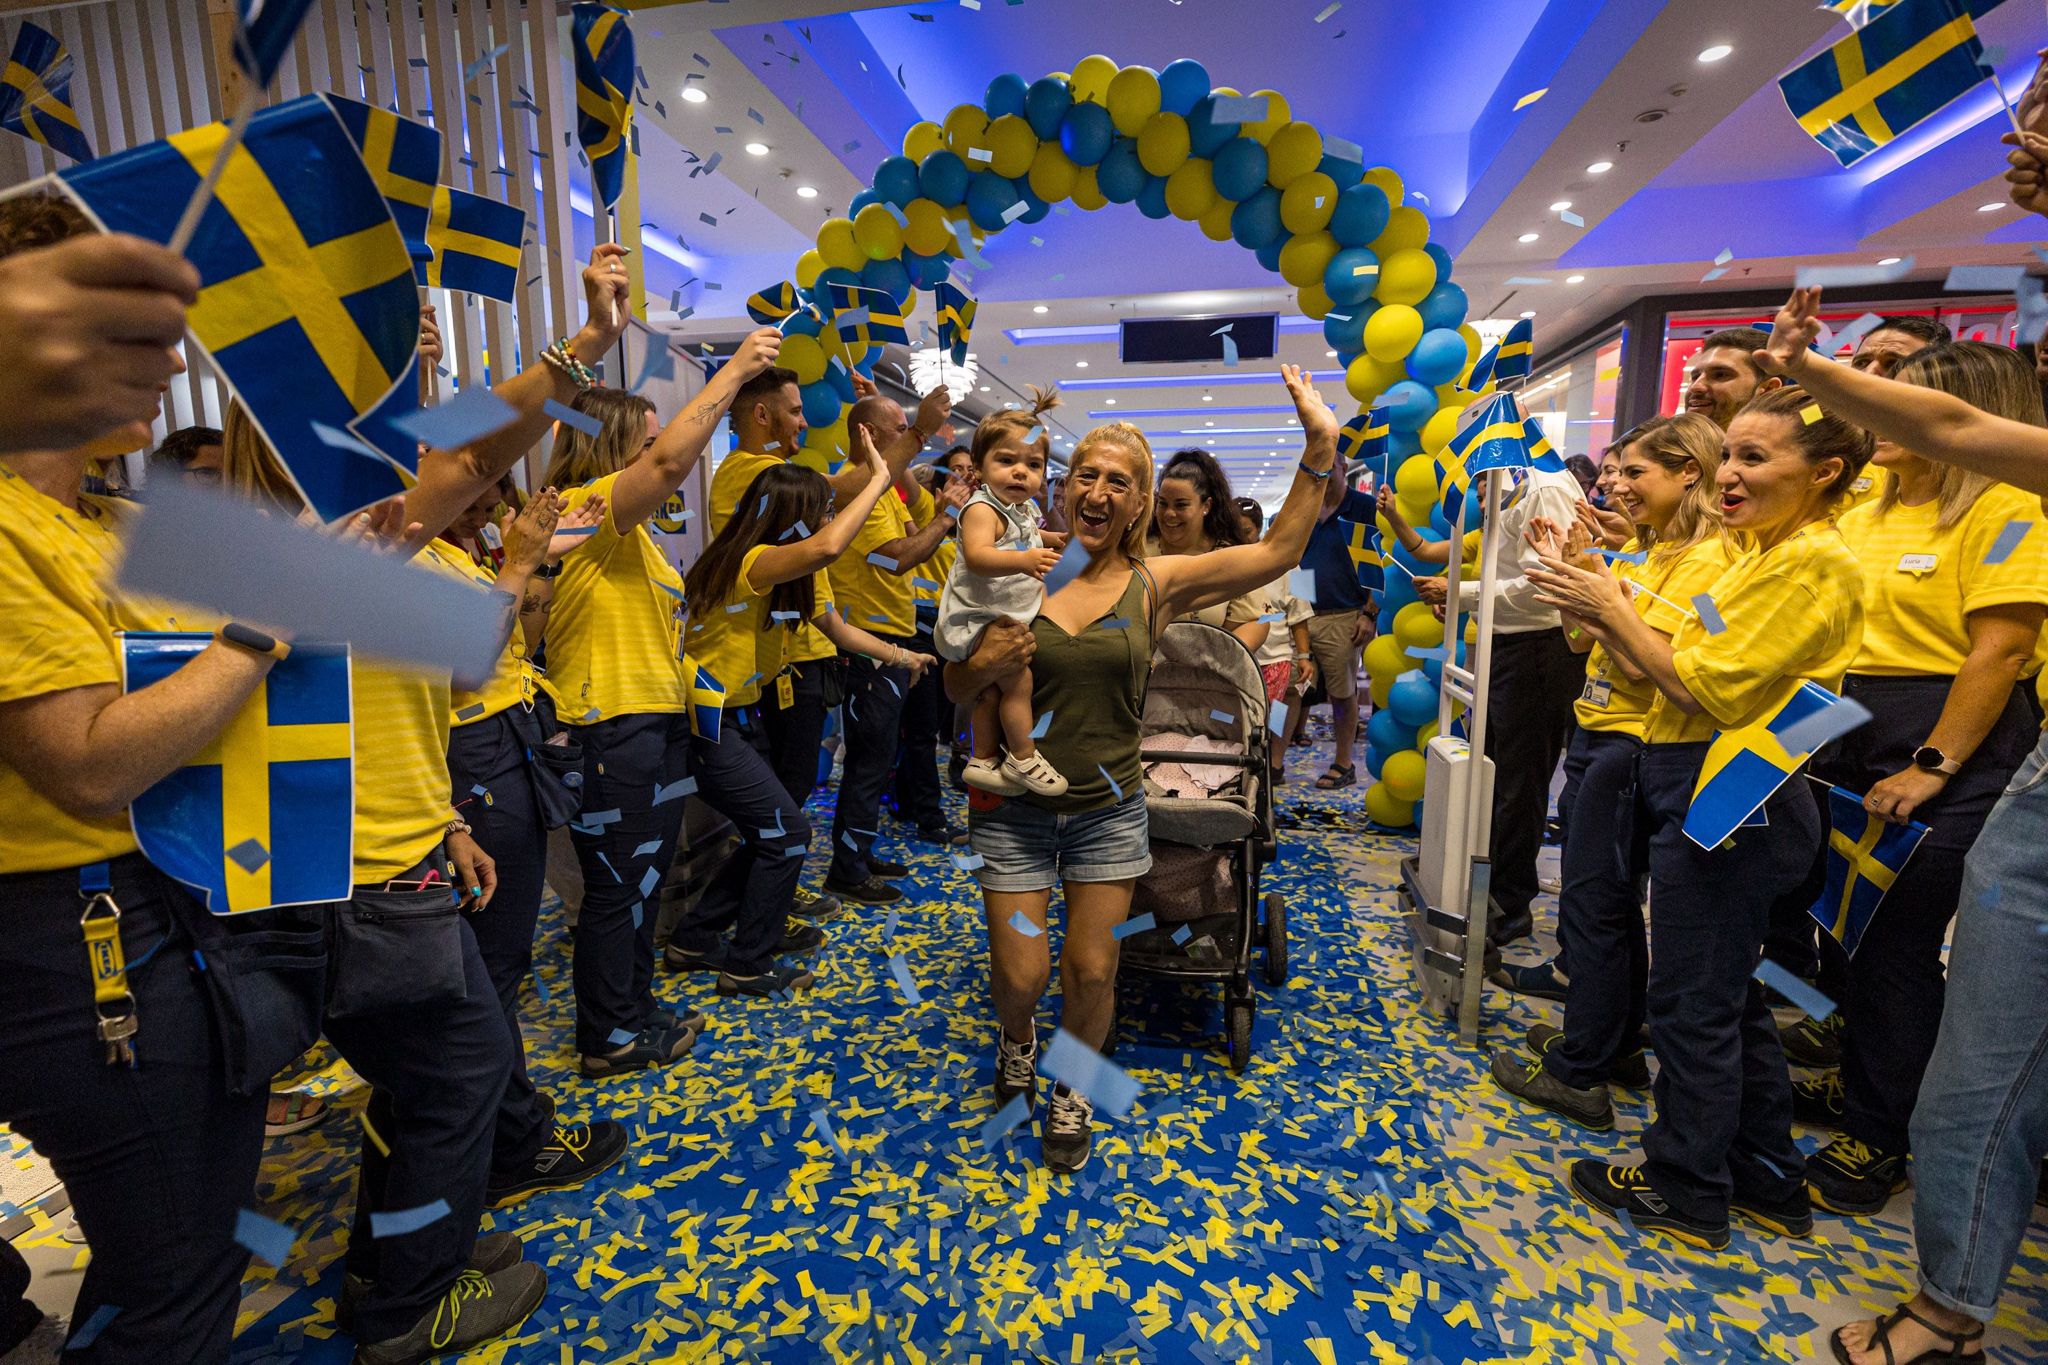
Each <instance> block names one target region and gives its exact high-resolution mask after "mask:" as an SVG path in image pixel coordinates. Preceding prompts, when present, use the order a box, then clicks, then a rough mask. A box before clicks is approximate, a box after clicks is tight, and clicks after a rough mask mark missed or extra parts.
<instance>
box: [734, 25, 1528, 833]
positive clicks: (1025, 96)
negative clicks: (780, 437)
mask: <svg viewBox="0 0 2048 1365" xmlns="http://www.w3.org/2000/svg"><path fill="white" fill-rule="evenodd" d="M1407 197H1408V196H1407V195H1406V193H1405V190H1404V188H1403V186H1402V183H1401V178H1400V176H1399V175H1397V174H1396V173H1395V172H1394V171H1392V170H1390V169H1389V168H1387V167H1385V166H1374V167H1371V168H1367V167H1366V165H1365V164H1364V157H1363V155H1362V153H1361V151H1360V149H1359V148H1358V147H1357V146H1356V145H1354V144H1351V143H1347V142H1343V141H1340V140H1338V139H1336V138H1328V137H1325V136H1324V135H1323V134H1322V133H1321V132H1320V131H1319V130H1317V129H1316V128H1315V127H1314V126H1313V125H1311V124H1308V123H1304V122H1300V121H1297V120H1294V119H1293V118H1292V117H1291V115H1290V113H1289V109H1288V104H1287V100H1286V98H1285V97H1284V96H1282V95H1281V94H1280V93H1279V92H1277V91H1273V90H1260V91H1256V92H1254V93H1253V94H1252V95H1251V96H1249V97H1245V96H1242V95H1240V94H1239V92H1237V91H1235V90H1232V89H1229V88H1227V87H1222V88H1212V87H1211V85H1210V80H1209V73H1208V71H1207V70H1206V69H1204V67H1203V66H1202V65H1201V63H1199V62H1195V61H1190V60H1186V59H1183V60H1180V61H1176V62H1174V63H1172V64H1171V65H1169V66H1167V67H1166V68H1165V69H1164V70H1163V71H1154V70H1152V69H1151V68H1150V67H1144V66H1127V67H1122V68H1119V67H1118V66H1117V64H1116V63H1115V62H1114V61H1112V60H1111V59H1110V58H1108V57H1104V56H1100V55H1097V56H1091V57H1086V58H1083V59H1082V60H1081V62H1080V63H1079V64H1078V65H1076V66H1075V68H1074V70H1073V72H1072V73H1071V74H1068V73H1064V72H1055V73H1053V74H1052V75H1049V76H1044V77H1042V78H1040V79H1038V80H1036V81H1031V82H1028V83H1027V82H1026V81H1025V79H1024V78H1023V77H1022V76H1018V75H1014V74H1007V75H1002V76H998V77H996V79H995V80H993V81H991V82H990V83H989V87H988V92H987V94H986V95H985V96H984V97H983V99H982V102H981V104H980V105H979V106H976V105H972V104H962V105H960V106H958V107H956V108H955V109H953V111H952V112H951V113H949V114H947V115H946V119H945V122H944V123H943V124H937V123H931V122H928V121H927V122H921V123H918V124H917V125H916V126H914V127H912V128H911V130H910V131H909V133H908V134H906V135H905V137H904V139H903V150H902V152H901V154H899V155H896V156H891V157H889V158H888V159H887V160H885V161H883V162H882V163H881V165H880V166H878V167H877V168H876V170H875V176H874V183H873V185H872V186H871V187H870V188H868V189H866V190H864V191H862V192H861V193H860V194H859V195H857V196H855V198H854V200H853V202H852V204H851V205H850V206H849V208H848V214H849V216H847V217H841V218H830V219H827V220H826V222H825V223H824V225H823V226H821V227H820V228H819V229H818V235H817V244H816V246H815V247H814V248H812V249H811V250H809V251H806V252H804V253H803V255H802V256H801V257H799V258H798V260H797V263H796V271H795V276H796V278H795V282H794V284H793V285H791V284H788V283H785V284H783V285H780V286H777V287H776V288H774V289H772V290H764V291H763V292H761V293H759V294H756V295H754V296H753V298H752V299H751V300H749V303H748V309H749V312H751V313H752V314H753V316H754V317H755V318H756V319H758V320H760V321H762V322H775V323H779V324H780V325H781V326H782V328H783V331H784V334H785V340H784V342H783V346H782V361H781V363H782V364H783V365H784V366H785V367H787V368H789V369H790V370H793V371H794V372H795V373H796V376H797V379H798V381H799V383H800V384H801V385H802V393H803V402H804V416H805V419H806V420H807V421H808V422H809V423H810V431H809V433H808V435H807V437H806V439H805V443H804V444H805V450H804V453H803V454H802V456H800V457H799V458H801V459H802V460H803V461H804V462H805V463H811V464H815V465H817V466H819V467H824V466H825V465H827V464H828V463H830V462H832V461H836V460H838V459H840V458H843V456H844V452H845V449H846V426H845V418H846V411H847V408H848V406H850V405H851V403H852V402H853V398H854V391H853V382H852V376H853V374H855V373H860V374H863V375H865V374H870V373H872V370H873V366H874V363H875V361H876V359H877V358H879V356H880V353H881V348H880V346H879V345H877V344H875V342H874V341H873V340H872V337H871V333H872V330H873V329H872V326H849V327H846V328H844V329H842V328H840V327H835V326H834V325H833V324H834V304H833V297H834V296H833V292H832V289H831V286H835V285H838V286H849V287H858V288H862V289H864V290H869V291H879V292H880V293H883V294H887V295H888V296H889V298H890V299H891V300H892V301H893V302H894V303H895V305H896V306H897V308H898V309H899V310H901V311H902V312H903V313H906V314H907V313H908V311H909V309H910V307H911V305H912V300H913V297H914V296H915V295H916V294H917V292H918V291H919V290H935V289H936V288H938V286H939V285H940V284H941V283H942V282H945V281H946V280H947V278H948V275H949V273H950V271H951V270H952V268H953V264H954V261H955V260H956V259H959V258H963V257H965V258H969V259H972V258H973V257H974V252H975V247H976V245H977V244H979V243H980V242H982V241H985V240H986V239H987V237H988V236H989V235H991V234H993V233H997V232H1000V231H1002V230H1003V229H1004V228H1005V227H1008V226H1010V225H1011V224H1013V223H1020V222H1021V223H1036V222H1039V221H1040V220H1042V219H1043V218H1045V217H1046V215H1048V214H1049V213H1051V212H1052V208H1053V205H1055V204H1058V203H1061V202H1064V201H1071V202H1072V203H1074V204H1075V205H1076V206H1077V207H1079V208H1082V209H1090V210H1092V209H1100V208H1103V207H1105V206H1106V205H1109V204H1135V205H1137V207H1138V211H1139V212H1141V213H1143V214H1144V215H1145V216H1146V217H1148V218H1162V219H1163V218H1169V217H1171V218H1178V219H1181V220H1182V221H1184V222H1189V223H1194V224H1197V225H1199V226H1200V228H1201V231H1202V232H1203V233H1204V234H1205V235H1207V236H1208V237H1209V238H1210V239H1212V240H1214V241H1218V242H1222V241H1236V242H1237V243H1238V244H1239V245H1240V246H1243V247H1245V248H1247V249H1248V250H1250V251H1252V252H1253V253H1255V254H1256V256H1257V258H1258V261H1259V264H1261V265H1262V266H1264V267H1266V269H1268V270H1272V271H1275V272H1277V273H1278V274H1279V275H1280V276H1281V278H1283V279H1285V280H1286V281H1287V282H1288V283H1289V284H1291V285H1293V286H1295V288H1296V289H1297V291H1298V294H1297V298H1298V301H1299V304H1300V307H1301V311H1302V313H1303V314H1304V315H1305V316H1307V317H1309V318H1311V319H1316V320H1319V321H1320V322H1321V323H1322V324H1323V335H1324V337H1325V339H1326V340H1327V341H1328V343H1329V345H1330V346H1331V347H1332V348H1333V349H1334V350H1336V352H1337V354H1338V357H1339V359H1340V360H1341V362H1342V363H1343V366H1344V371H1345V374H1344V384H1345V388H1346V389H1347V390H1348V391H1349V393H1350V395H1351V397H1352V398H1354V399H1356V400H1357V402H1358V404H1359V407H1360V413H1359V415H1358V416H1357V417H1354V418H1353V419H1352V420H1351V422H1350V423H1348V424H1347V428H1346V438H1347V439H1346V449H1347V453H1349V454H1351V455H1353V456H1354V457H1358V456H1361V455H1362V456H1363V457H1364V458H1366V459H1368V460H1369V461H1371V462H1373V463H1374V464H1375V466H1376V471H1377V473H1378V474H1379V476H1380V479H1381V481H1382V482H1383V483H1391V485H1392V487H1393V488H1394V490H1395V493H1396V495H1397V497H1398V499H1399V503H1400V506H1401V508H1402V511H1403V514H1404V515H1405V516H1406V517H1407V518H1408V520H1409V522H1410V524H1411V525H1413V526H1415V527H1416V528H1417V530H1418V531H1420V532H1421V533H1422V534H1423V535H1424V536H1425V537H1427V538H1430V539H1440V538H1441V537H1442V536H1443V535H1444V534H1445V533H1446V531H1447V529H1448V523H1447V519H1446V518H1445V516H1444V510H1443V502H1444V497H1445V494H1446V493H1450V494H1451V496H1452V497H1453V498H1454V499H1456V498H1458V497H1460V496H1461V495H1462V490H1463V488H1464V487H1465V483H1466V480H1465V478H1464V475H1463V471H1462V470H1461V469H1459V468H1458V466H1457V463H1456V461H1455V459H1454V458H1452V457H1450V456H1449V455H1448V454H1447V452H1446V450H1445V446H1446V443H1447V442H1448V441H1449V440H1450V438H1451V436H1452V434H1453V432H1454V430H1455V427H1456V424H1457V418H1458V414H1459V412H1460V411H1461V410H1462V409H1463V408H1464V407H1466V406H1467V405H1468V404H1470V403H1471V402H1472V401H1473V400H1474V399H1476V398H1478V397H1480V396H1482V395H1484V394H1486V393H1489V392H1491V390H1492V382H1491V380H1490V379H1488V380H1487V382H1485V383H1484V384H1482V385H1481V387H1480V388H1479V389H1478V390H1476V391H1473V390H1468V389H1466V388H1464V387H1462V386H1461V382H1460V381H1462V380H1465V379H1466V378H1467V377H1468V376H1470V374H1471V372H1472V367H1473V363H1474V361H1476V360H1477V359H1478V358H1479V354H1480V349H1481V346H1480V338H1479V334H1478V332H1477V331H1475V330H1474V329H1473V328H1472V326H1471V325H1470V324H1469V323H1467V322H1466V311H1467V308H1468V301H1467V299H1466V297H1465V291H1464V290H1462V289H1461V288H1459V287H1458V286H1457V285H1456V284H1454V283H1452V281H1451V258H1450V253H1449V252H1447V251H1445V250H1444V249H1443V248H1442V247H1441V246H1438V245H1436V244H1434V243H1432V242H1431V241H1430V240H1429V220H1428V218H1427V217H1426V216H1425V215H1424V214H1423V212H1422V210H1421V209H1419V208H1417V207H1415V206H1414V205H1412V204H1409V203H1407V202H1405V201H1406V199H1407ZM842 297H845V296H842ZM870 297H872V296H870ZM1368 411H1369V412H1370V413H1371V414H1372V417H1371V421H1370V423H1369V422H1368V417H1367V413H1368ZM1369 425H1370V426H1371V427H1372V428H1374V429H1373V430H1372V431H1370V432H1369V431H1368V426H1369ZM1382 432H1383V434H1382ZM1454 490H1455V491H1454ZM1454 505H1455V504H1454ZM1379 529H1380V533H1381V540H1380V543H1381V544H1382V545H1389V546H1391V545H1393V543H1394V542H1393V538H1392V536H1391V535H1390V534H1388V527H1387V525H1386V522H1385V520H1384V518H1381V519H1380V527H1379ZM1358 540H1359V543H1358V544H1355V545H1354V547H1353V551H1352V553H1353V557H1354V559H1355V560H1356V561H1357V562H1359V563H1360V564H1361V565H1375V566H1377V565H1386V566H1388V567H1387V568H1386V569H1385V581H1384V591H1383V593H1382V597H1381V603H1382V606H1381V611H1380V618H1379V627H1380V634H1379V638H1377V639H1376V640H1374V641H1373V642H1372V644H1371V645H1370V646H1369V647H1368V648H1367V650H1366V668H1367V672H1368V674H1369V676H1370V677H1371V679H1372V685H1371V696H1372V698H1373V701H1374V703H1375V705H1376V707H1377V708H1378V709H1377V710H1376V712H1375V714H1374V715H1373V717H1372V720H1371V723H1370V725H1369V726H1368V728H1367V747H1366V767H1367V770H1368V772H1370V773H1371V774H1372V775H1373V777H1374V779H1375V781H1374V784H1373V786H1372V787H1371V788H1369V789H1368V790H1367V793H1366V809H1367V811H1368V813H1369V814H1370V815H1371V817H1372V818H1373V819H1375V820H1377V821H1379V822H1380V823H1383V824H1387V825H1394V826H1405V825H1409V824H1411V823H1413V821H1414V818H1415V803H1416V802H1418V801H1419V800H1420V799H1421V796H1422V785H1423V758H1422V753H1421V746H1423V745H1424V744H1426V743H1427V742H1428V740H1429V739H1430V737H1431V736H1433V735H1434V734H1435V732H1436V718H1437V697H1438V690H1439V687H1440V684H1441V678H1442V670H1443V665H1442V663H1441V661H1440V660H1438V659H1422V660H1420V661H1418V660H1417V659H1416V658H1415V657H1414V656H1413V655H1411V654H1410V652H1409V651H1410V650H1428V649H1429V648H1430V647H1431V646H1433V645H1434V646H1437V649H1436V651H1435V652H1436V653H1439V654H1440V653H1441V652H1442V651H1441V640H1442V636H1441V634H1440V631H1441V629H1442V627H1441V626H1440V625H1439V624H1438V623H1437V621H1436V620H1435V618H1434V617H1433V616H1432V614H1431V612H1430V609H1429V608H1428V607H1427V606H1426V605H1424V604H1422V603H1420V602H1418V601H1417V600H1416V594H1415V589H1414V587H1413V575H1414V573H1415V572H1430V571H1432V570H1427V569H1425V568H1424V566H1423V565H1421V564H1420V563H1419V562H1417V561H1416V560H1414V559H1413V558H1412V557H1411V556H1409V555H1408V554H1407V552H1406V551H1403V550H1400V549H1399V548H1394V549H1392V550H1391V551H1390V552H1388V553H1387V554H1385V555H1382V554H1381V552H1380V551H1379V550H1378V549H1376V548H1374V547H1373V546H1372V545H1371V544H1369V543H1366V541H1365V537H1364V535H1363V533H1362V532H1361V534H1360V535H1359V537H1358ZM1418 664H1419V666H1418Z"/></svg>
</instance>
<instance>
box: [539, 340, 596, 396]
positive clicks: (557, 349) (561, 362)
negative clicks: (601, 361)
mask: <svg viewBox="0 0 2048 1365" xmlns="http://www.w3.org/2000/svg"><path fill="white" fill-rule="evenodd" d="M540 358H541V359H542V360H544V361H546V362H547V363H548V364H550V365H552V366H554V367H555V368H556V369H558V370H560V371H561V372H562V373H563V374H565V375H567V376H569V382H570V383H572V384H574V385H575V386H576V388H577V390H578V391H579V392H581V391H582V390H584V389H591V388H595V387H597V376H596V375H595V374H592V373H591V371H590V367H589V366H588V365H585V364H584V363H583V362H582V361H580V360H578V359H577V358H576V353H575V352H574V351H572V350H570V349H569V338H567V337H557V338H556V339H555V344H554V345H552V346H550V347H548V348H547V349H546V350H545V351H542V352H541V353H540Z"/></svg>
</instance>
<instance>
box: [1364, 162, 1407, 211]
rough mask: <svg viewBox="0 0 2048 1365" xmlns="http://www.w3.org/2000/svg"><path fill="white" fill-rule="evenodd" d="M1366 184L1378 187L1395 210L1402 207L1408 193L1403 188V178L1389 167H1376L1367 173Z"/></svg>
mask: <svg viewBox="0 0 2048 1365" xmlns="http://www.w3.org/2000/svg"><path fill="white" fill-rule="evenodd" d="M1365 183H1366V184H1368V185H1377V186H1379V187H1380V189H1381V191H1382V192H1384V193H1385V194H1386V196H1387V202H1388V203H1389V204H1391V205H1392V206H1393V207H1395V208H1400V207H1401V200H1402V199H1403V198H1405V197H1406V191H1404V190H1403V189H1402V188H1401V177H1400V176H1399V175H1397V174H1395V173H1394V171H1393V169H1392V168H1391V167H1388V166H1375V167H1373V168H1372V169H1371V170H1369V171H1367V172H1366V173H1365Z"/></svg>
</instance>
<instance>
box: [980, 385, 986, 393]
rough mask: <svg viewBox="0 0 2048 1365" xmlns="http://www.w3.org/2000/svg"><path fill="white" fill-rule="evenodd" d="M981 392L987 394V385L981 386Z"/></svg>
mask: <svg viewBox="0 0 2048 1365" xmlns="http://www.w3.org/2000/svg"><path fill="white" fill-rule="evenodd" d="M981 391H982V392H983V393H987V392H988V385H986V384H983V385H982V386H981Z"/></svg>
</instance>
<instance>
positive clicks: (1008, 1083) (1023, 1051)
mask: <svg viewBox="0 0 2048 1365" xmlns="http://www.w3.org/2000/svg"><path fill="white" fill-rule="evenodd" d="M1019 1095H1022V1096H1024V1102H1025V1103H1026V1104H1029V1105H1032V1106H1033V1107H1036V1106H1037V1104H1038V1039H1036V1038H1033V1039H1032V1040H1031V1041H1030V1042H1028V1043H1013V1042H1011V1041H1010V1035H1009V1034H1007V1033H1004V1032H1002V1031H1001V1030H997V1036H996V1106H997V1107H998V1108H1001V1107H1002V1106H1003V1105H1006V1104H1008V1103H1009V1102H1010V1101H1011V1100H1013V1099H1015V1098H1016V1097H1017V1096H1019Z"/></svg>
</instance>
